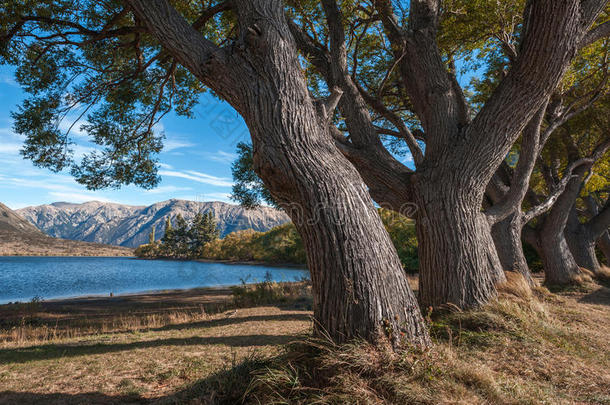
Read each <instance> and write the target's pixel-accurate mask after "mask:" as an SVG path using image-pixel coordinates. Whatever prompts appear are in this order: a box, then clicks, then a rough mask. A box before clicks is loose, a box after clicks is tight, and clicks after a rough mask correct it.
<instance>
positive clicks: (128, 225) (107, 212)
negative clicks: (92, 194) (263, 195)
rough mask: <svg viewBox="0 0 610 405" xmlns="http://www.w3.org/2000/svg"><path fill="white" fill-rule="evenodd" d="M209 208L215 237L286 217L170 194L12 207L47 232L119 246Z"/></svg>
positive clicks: (267, 226)
mask: <svg viewBox="0 0 610 405" xmlns="http://www.w3.org/2000/svg"><path fill="white" fill-rule="evenodd" d="M208 210H211V211H212V212H213V213H214V216H215V217H216V220H217V222H218V225H219V228H220V232H221V236H225V235H226V234H228V233H230V232H233V231H237V230H242V229H254V230H256V231H267V230H269V229H271V228H273V227H275V226H277V225H281V224H283V223H285V222H288V221H289V218H288V216H287V215H286V214H285V213H283V212H281V211H278V210H276V209H274V208H271V207H259V208H256V209H252V210H248V209H245V208H243V207H241V206H239V205H235V204H229V203H225V202H220V201H210V202H196V201H188V200H179V199H171V200H166V201H161V202H158V203H155V204H152V205H149V206H140V205H125V204H118V203H105V202H100V201H89V202H86V203H82V204H76V203H69V202H56V203H52V204H45V205H39V206H31V207H25V208H21V209H19V210H17V213H18V214H20V215H22V216H23V217H24V218H25V219H27V220H28V221H29V222H30V223H31V224H33V225H34V226H36V227H37V228H38V229H40V230H41V231H43V232H45V233H47V234H48V235H50V236H53V237H60V238H66V239H73V240H81V241H86V242H96V243H103V244H110V245H116V246H125V247H137V246H139V245H142V244H144V243H148V235H149V234H150V232H151V230H152V229H153V228H154V229H155V235H156V238H157V239H159V238H161V237H162V236H163V234H164V232H165V219H166V218H167V217H168V216H169V217H170V218H171V220H172V221H174V220H175V218H176V217H177V216H178V214H180V215H182V216H183V217H184V218H185V219H187V220H189V219H191V218H192V217H194V216H195V214H197V213H198V212H205V211H208Z"/></svg>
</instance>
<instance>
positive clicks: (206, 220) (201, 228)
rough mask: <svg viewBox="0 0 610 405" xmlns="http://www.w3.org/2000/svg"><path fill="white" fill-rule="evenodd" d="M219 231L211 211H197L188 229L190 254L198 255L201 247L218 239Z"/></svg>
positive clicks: (192, 255)
mask: <svg viewBox="0 0 610 405" xmlns="http://www.w3.org/2000/svg"><path fill="white" fill-rule="evenodd" d="M219 236H220V231H219V230H218V227H217V225H216V218H215V217H214V214H213V213H212V212H211V211H208V212H206V213H205V214H202V213H198V214H197V215H195V218H194V219H193V222H192V225H191V229H190V237H191V244H190V255H191V257H198V256H200V253H201V249H202V247H203V246H204V245H205V244H206V243H208V242H211V241H214V240H216V239H218V237H219Z"/></svg>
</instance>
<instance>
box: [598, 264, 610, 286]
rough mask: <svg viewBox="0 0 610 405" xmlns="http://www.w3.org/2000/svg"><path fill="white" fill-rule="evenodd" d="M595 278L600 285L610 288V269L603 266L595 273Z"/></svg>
mask: <svg viewBox="0 0 610 405" xmlns="http://www.w3.org/2000/svg"><path fill="white" fill-rule="evenodd" d="M595 278H596V279H597V280H598V281H599V282H600V283H603V284H605V285H606V286H610V267H608V266H605V265H601V266H600V269H599V271H598V272H597V273H595Z"/></svg>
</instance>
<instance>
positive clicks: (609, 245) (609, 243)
mask: <svg viewBox="0 0 610 405" xmlns="http://www.w3.org/2000/svg"><path fill="white" fill-rule="evenodd" d="M597 246H598V247H599V250H601V251H602V254H603V255H604V257H605V258H606V266H609V267H610V233H609V232H608V231H606V232H604V233H603V234H602V236H601V237H600V238H599V239H598V240H597Z"/></svg>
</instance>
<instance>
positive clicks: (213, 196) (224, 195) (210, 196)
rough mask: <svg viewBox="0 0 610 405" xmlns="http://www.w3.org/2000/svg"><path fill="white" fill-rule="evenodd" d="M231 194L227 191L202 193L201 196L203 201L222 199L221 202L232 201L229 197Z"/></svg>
mask: <svg viewBox="0 0 610 405" xmlns="http://www.w3.org/2000/svg"><path fill="white" fill-rule="evenodd" d="M230 196H231V194H229V193H205V194H203V198H204V199H205V201H222V202H233V201H231V199H230V198H229V197H230Z"/></svg>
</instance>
